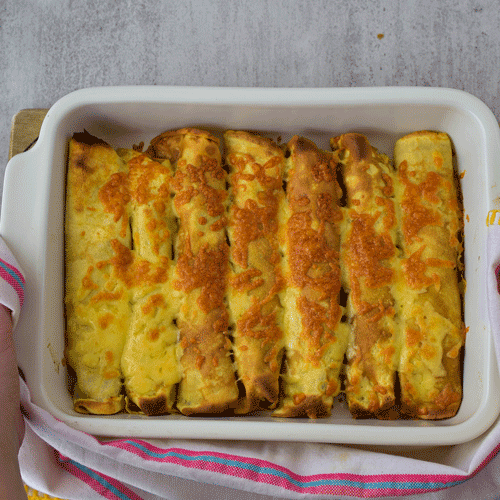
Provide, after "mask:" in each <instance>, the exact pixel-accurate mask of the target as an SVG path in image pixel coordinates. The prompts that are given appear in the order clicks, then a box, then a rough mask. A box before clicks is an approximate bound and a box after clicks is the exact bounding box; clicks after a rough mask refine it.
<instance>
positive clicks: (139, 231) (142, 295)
mask: <svg viewBox="0 0 500 500" xmlns="http://www.w3.org/2000/svg"><path fill="white" fill-rule="evenodd" d="M118 153H119V155H120V156H121V158H122V159H123V160H124V161H125V162H126V163H127V166H128V171H129V187H130V198H131V200H130V203H131V227H132V239H133V247H134V259H135V263H134V269H135V270H136V273H135V276H134V280H133V282H132V283H131V289H130V300H131V303H132V306H131V307H132V313H131V317H130V324H129V328H128V334H127V338H126V342H125V347H124V350H123V355H122V371H123V376H124V385H125V390H126V394H127V397H128V399H129V401H131V402H133V403H134V404H135V405H136V406H137V407H138V408H139V409H140V411H141V412H142V413H145V414H146V415H159V414H164V413H170V412H172V411H173V410H174V407H175V398H176V384H177V383H178V382H179V381H180V378H181V370H180V364H179V359H178V341H177V336H178V330H177V327H176V325H175V317H176V314H177V311H178V308H179V306H178V300H177V297H176V295H175V294H174V293H172V282H173V269H174V267H173V262H172V252H173V248H172V246H173V238H174V236H175V231H176V222H175V215H174V213H173V207H172V198H171V196H170V194H171V190H170V182H171V179H172V172H171V168H170V163H169V162H168V160H167V161H165V162H164V164H160V163H158V162H155V161H153V160H151V159H150V158H148V157H147V156H146V155H145V154H141V153H139V152H136V151H133V150H119V151H118ZM128 408H129V409H130V408H132V406H131V405H128Z"/></svg>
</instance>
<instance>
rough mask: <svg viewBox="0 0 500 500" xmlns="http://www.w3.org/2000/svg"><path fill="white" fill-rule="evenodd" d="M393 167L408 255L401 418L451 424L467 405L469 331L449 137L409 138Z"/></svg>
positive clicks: (401, 296) (401, 293) (401, 295)
mask: <svg viewBox="0 0 500 500" xmlns="http://www.w3.org/2000/svg"><path fill="white" fill-rule="evenodd" d="M394 160H395V164H396V167H397V175H398V181H399V182H398V186H399V187H398V189H397V191H396V195H397V196H396V198H397V200H398V202H399V205H400V207H401V210H400V214H399V218H400V225H401V230H402V236H403V237H402V247H403V252H404V256H403V261H402V275H403V279H402V280H401V281H400V283H399V285H398V287H397V289H396V290H397V296H398V302H399V303H400V304H401V307H400V310H399V311H398V313H399V315H400V318H401V325H402V332H403V333H402V345H401V355H400V362H399V379H400V385H401V393H402V406H403V411H404V412H405V413H406V414H408V415H410V416H412V417H416V418H421V419H441V418H448V417H452V416H453V415H455V414H456V412H457V411H458V408H459V406H460V402H461V398H462V386H461V373H460V370H461V368H460V353H461V349H462V346H463V342H464V331H465V329H464V325H463V322H462V300H461V296H460V284H459V280H460V277H459V273H458V272H457V269H458V262H459V256H460V253H461V251H462V248H461V241H462V240H461V237H460V235H461V231H462V221H463V219H462V217H461V207H460V204H459V199H458V195H457V187H456V182H457V181H456V178H455V174H454V169H453V163H452V147H451V141H450V138H449V137H448V136H447V134H444V133H438V132H429V131H421V132H415V133H412V134H409V135H407V136H405V137H403V138H401V139H399V140H398V141H397V142H396V145H395V150H394Z"/></svg>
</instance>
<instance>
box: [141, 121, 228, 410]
mask: <svg viewBox="0 0 500 500" xmlns="http://www.w3.org/2000/svg"><path fill="white" fill-rule="evenodd" d="M147 153H148V154H149V155H150V156H151V157H153V158H159V159H168V160H170V161H171V163H172V165H173V167H174V169H175V175H174V179H173V182H172V188H173V192H174V193H175V196H174V207H175V211H176V214H177V217H178V218H179V233H178V236H177V241H176V247H175V254H176V256H177V257H176V258H177V262H176V269H175V278H174V282H173V288H174V289H175V290H176V291H177V292H178V294H179V298H180V301H181V307H180V311H179V315H178V319H177V326H178V328H179V332H180V346H181V349H182V354H181V358H180V364H181V370H182V379H181V382H180V384H179V390H178V399H177V408H178V409H179V411H180V412H182V413H183V414H185V415H192V414H220V413H222V412H225V411H227V410H229V409H233V408H234V407H235V406H236V403H237V400H238V389H237V385H236V379H235V374H234V369H233V366H232V361H231V357H230V350H231V342H230V340H229V338H228V312H227V309H226V306H225V303H224V296H225V292H226V284H227V275H228V265H229V261H228V255H229V248H228V245H227V243H226V236H225V228H226V225H227V191H226V173H225V171H224V169H223V168H222V166H221V156H220V151H219V141H218V139H217V138H216V137H214V136H212V135H211V134H209V133H208V132H204V131H200V130H196V129H182V130H177V131H172V132H165V133H163V134H161V135H160V136H158V137H156V138H155V139H153V140H152V141H151V145H150V147H149V149H148V151H147Z"/></svg>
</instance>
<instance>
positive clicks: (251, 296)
mask: <svg viewBox="0 0 500 500" xmlns="http://www.w3.org/2000/svg"><path fill="white" fill-rule="evenodd" d="M224 142H225V146H226V163H227V164H228V166H229V171H230V175H229V181H230V189H231V206H230V210H229V225H228V234H229V239H230V245H231V247H230V248H231V250H230V262H231V272H230V278H229V288H228V304H229V312H230V320H231V324H232V325H233V339H234V340H233V351H234V359H235V365H236V369H237V372H238V377H239V379H240V381H241V383H242V385H243V386H244V389H245V395H244V397H243V398H242V400H241V401H240V405H239V408H238V412H239V413H248V412H250V411H253V410H258V409H262V408H274V407H275V406H276V404H277V402H278V396H279V372H280V367H281V358H282V353H283V347H284V345H283V330H282V322H283V310H282V307H281V304H280V300H279V296H278V293H279V292H280V290H281V289H282V287H283V277H282V271H281V256H280V253H279V242H278V211H279V208H280V206H281V205H282V204H283V202H284V192H283V187H282V173H283V166H284V165H283V164H284V154H283V151H282V150H281V149H280V148H278V147H277V145H276V144H274V143H273V142H272V141H271V140H268V139H265V138H264V137H260V136H256V135H254V134H250V133H247V132H242V131H227V132H226V133H225V134H224Z"/></svg>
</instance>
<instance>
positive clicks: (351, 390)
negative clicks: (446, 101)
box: [331, 133, 399, 418]
mask: <svg viewBox="0 0 500 500" xmlns="http://www.w3.org/2000/svg"><path fill="white" fill-rule="evenodd" d="M331 146H332V148H333V149H334V150H335V151H336V153H337V154H338V155H339V158H340V160H341V164H342V166H343V178H344V185H345V190H346V194H347V207H346V221H345V225H344V231H343V242H342V262H343V264H344V281H345V285H346V290H347V291H348V292H349V300H348V307H347V311H348V318H349V323H350V325H351V335H350V340H349V346H348V349H347V367H346V388H345V393H346V397H347V402H348V404H349V409H350V411H351V413H352V414H353V416H355V417H367V416H377V417H379V418H386V417H387V415H388V414H389V412H388V410H389V409H390V408H391V407H393V406H394V404H395V392H394V382H395V375H396V368H397V361H398V354H399V353H398V350H397V347H398V345H397V328H396V321H395V299H394V296H393V293H392V287H393V285H394V283H395V281H396V279H397V263H398V258H399V254H398V251H397V248H396V240H397V221H396V214H395V208H394V170H393V168H392V165H391V164H390V162H389V159H388V158H387V156H385V155H383V154H381V153H379V152H378V151H377V150H376V149H375V148H373V147H372V146H371V145H370V143H369V142H368V139H367V138H366V137H365V136H363V135H361V134H356V133H350V134H344V135H341V136H339V137H336V138H333V139H332V140H331Z"/></svg>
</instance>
